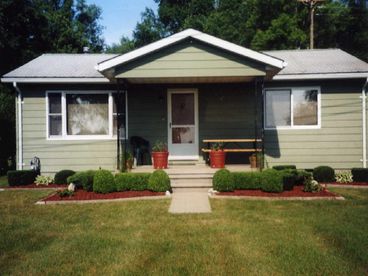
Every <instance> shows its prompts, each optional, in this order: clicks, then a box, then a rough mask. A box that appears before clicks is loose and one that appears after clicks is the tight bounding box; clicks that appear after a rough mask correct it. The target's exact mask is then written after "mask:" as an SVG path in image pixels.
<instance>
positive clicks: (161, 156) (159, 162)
mask: <svg viewBox="0 0 368 276" xmlns="http://www.w3.org/2000/svg"><path fill="white" fill-rule="evenodd" d="M168 158H169V152H168V151H167V145H166V144H165V143H163V142H160V141H158V142H156V143H155V144H154V145H153V147H152V159H153V168H154V169H167V164H168Z"/></svg>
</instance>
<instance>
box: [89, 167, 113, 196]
mask: <svg viewBox="0 0 368 276" xmlns="http://www.w3.org/2000/svg"><path fill="white" fill-rule="evenodd" d="M115 190H116V187H115V179H114V176H113V174H112V173H111V172H110V171H108V170H98V171H96V173H95V175H94V177H93V191H94V192H96V193H101V194H107V193H111V192H114V191H115Z"/></svg>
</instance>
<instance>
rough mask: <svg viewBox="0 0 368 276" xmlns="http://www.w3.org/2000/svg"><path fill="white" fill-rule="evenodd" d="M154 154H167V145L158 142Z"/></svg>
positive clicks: (153, 148)
mask: <svg viewBox="0 0 368 276" xmlns="http://www.w3.org/2000/svg"><path fill="white" fill-rule="evenodd" d="M152 151H153V152H167V145H166V143H164V142H161V141H156V143H155V144H154V145H153V147H152Z"/></svg>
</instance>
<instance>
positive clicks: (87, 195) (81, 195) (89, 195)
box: [43, 190, 165, 201]
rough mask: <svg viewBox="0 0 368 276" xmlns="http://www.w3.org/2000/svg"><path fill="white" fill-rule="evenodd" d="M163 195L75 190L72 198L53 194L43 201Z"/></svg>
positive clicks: (149, 192)
mask: <svg viewBox="0 0 368 276" xmlns="http://www.w3.org/2000/svg"><path fill="white" fill-rule="evenodd" d="M163 195H165V193H159V192H151V191H147V190H145V191H125V192H114V193H108V194H98V193H94V192H87V191H84V190H77V191H75V192H74V195H73V196H65V197H60V196H59V195H58V194H53V195H51V196H49V197H47V198H45V199H44V200H43V201H68V200H81V201H83V200H98V199H117V198H131V197H150V196H163Z"/></svg>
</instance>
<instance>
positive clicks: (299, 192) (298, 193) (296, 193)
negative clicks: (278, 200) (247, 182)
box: [217, 186, 338, 197]
mask: <svg viewBox="0 0 368 276" xmlns="http://www.w3.org/2000/svg"><path fill="white" fill-rule="evenodd" d="M303 188H304V186H294V189H293V190H292V191H283V192H281V193H267V192H263V191H261V190H235V191H234V192H221V193H217V195H226V196H259V197H335V196H338V195H337V194H335V193H332V192H329V191H328V190H323V191H320V192H317V193H311V192H304V191H303Z"/></svg>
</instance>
